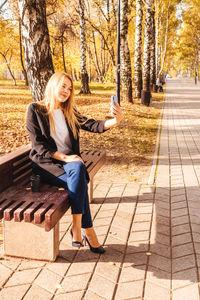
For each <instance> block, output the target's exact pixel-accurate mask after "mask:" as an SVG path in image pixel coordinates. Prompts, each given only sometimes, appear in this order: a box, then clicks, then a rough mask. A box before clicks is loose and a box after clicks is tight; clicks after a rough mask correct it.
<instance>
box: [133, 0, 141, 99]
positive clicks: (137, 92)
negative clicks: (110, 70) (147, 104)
mask: <svg viewBox="0 0 200 300" xmlns="http://www.w3.org/2000/svg"><path fill="white" fill-rule="evenodd" d="M142 20H143V9H142V0H136V26H135V56H134V73H135V75H134V83H135V84H134V87H135V97H136V98H141V90H142Z"/></svg>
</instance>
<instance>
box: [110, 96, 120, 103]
mask: <svg viewBox="0 0 200 300" xmlns="http://www.w3.org/2000/svg"><path fill="white" fill-rule="evenodd" d="M114 102H116V103H118V98H117V96H114V95H113V96H111V104H114Z"/></svg>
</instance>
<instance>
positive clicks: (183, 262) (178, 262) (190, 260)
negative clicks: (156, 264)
mask: <svg viewBox="0 0 200 300" xmlns="http://www.w3.org/2000/svg"><path fill="white" fill-rule="evenodd" d="M192 267H195V257H194V255H193V254H191V255H187V256H183V257H179V258H174V259H173V260H172V272H173V273H175V272H178V271H181V270H186V269H188V268H192Z"/></svg>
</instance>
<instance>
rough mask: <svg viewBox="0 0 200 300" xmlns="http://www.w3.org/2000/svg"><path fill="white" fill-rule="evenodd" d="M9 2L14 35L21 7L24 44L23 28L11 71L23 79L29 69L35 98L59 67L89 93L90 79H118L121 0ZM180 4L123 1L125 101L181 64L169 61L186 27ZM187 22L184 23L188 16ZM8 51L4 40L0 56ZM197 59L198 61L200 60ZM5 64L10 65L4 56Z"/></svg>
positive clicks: (176, 0) (174, 1)
mask: <svg viewBox="0 0 200 300" xmlns="http://www.w3.org/2000/svg"><path fill="white" fill-rule="evenodd" d="M6 2H7V4H8V5H9V9H10V10H11V11H12V12H13V15H14V19H12V20H11V19H10V20H7V22H8V23H9V26H10V28H13V29H12V30H13V31H14V32H15V34H16V29H15V28H18V25H17V27H16V26H15V25H16V24H18V15H17V13H16V10H17V9H16V3H19V9H20V17H21V22H20V23H19V25H20V27H19V29H20V30H21V35H22V37H23V45H24V47H20V30H19V32H18V33H17V34H18V43H17V45H16V47H18V49H16V48H15V51H13V53H12V55H11V59H10V56H9V55H10V54H11V50H12V48H9V50H8V52H7V58H8V57H9V60H8V61H10V71H11V72H12V73H13V70H14V69H15V66H18V69H21V70H22V71H23V73H24V75H25V74H26V73H25V72H26V71H27V76H28V81H29V83H30V85H31V89H32V91H34V90H35V87H36V86H38V85H40V86H41V90H40V91H38V93H39V94H38V95H36V94H35V93H36V92H33V93H34V94H33V97H34V99H40V98H41V97H42V96H41V95H42V90H43V88H44V86H45V83H46V80H47V78H48V77H49V76H50V75H51V74H52V72H54V69H55V70H64V71H66V72H68V73H69V74H71V76H72V77H73V79H75V80H81V93H89V92H90V89H89V81H90V80H96V81H99V82H102V83H103V82H106V81H111V82H115V81H116V67H117V66H116V50H117V49H116V48H117V47H116V44H117V34H116V33H117V11H118V0H84V1H81V0H70V5H67V2H66V1H63V0H53V1H52V0H41V1H39V0H18V2H16V1H15V0H7V1H6ZM180 2H181V0H135V1H133V0H121V11H120V12H121V24H120V25H121V35H120V36H121V68H120V70H121V88H122V96H123V98H124V99H126V101H130V102H132V101H133V96H134V97H135V98H140V97H141V91H142V90H144V91H147V92H150V91H151V89H152V87H153V85H155V81H156V77H157V76H158V75H159V74H160V73H161V72H163V71H164V70H166V69H168V70H170V68H172V67H174V65H176V64H174V65H173V64H172V59H169V57H171V56H173V55H174V49H175V45H177V41H176V39H177V32H178V31H177V29H178V28H179V25H180V23H181V19H180V18H178V17H177V11H178V10H177V9H178V6H177V5H178V4H179V3H180ZM3 3H4V2H3ZM189 3H190V4H189ZM186 6H188V7H187V9H186V10H190V6H191V7H196V11H198V8H199V2H198V1H197V0H191V1H188V0H185V1H184V7H186ZM3 7H4V8H5V7H6V5H4V6H3ZM184 18H185V19H184V21H185V20H186V17H185V13H184ZM1 21H2V23H4V22H5V20H4V16H2V15H1V14H0V24H1ZM185 22H186V21H185ZM197 23H198V22H197ZM34 24H35V25H34ZM0 26H1V25H0ZM188 26H189V25H188ZM194 26H196V24H194ZM180 32H182V30H180ZM6 34H7V36H6V39H7V40H9V39H11V36H12V33H11V31H9V30H7V31H6ZM30 37H31V38H30ZM4 40H5V37H4V36H3V35H2V34H1V33H0V41H4ZM188 40H189V39H188ZM180 42H181V41H180ZM23 48H24V49H23ZM39 49H41V51H40V50H39ZM44 49H45V51H44ZM5 51H6V43H4V42H2V43H0V52H2V53H5ZM9 53H10V54H9ZM17 54H18V58H17V59H16V57H17ZM19 54H20V55H19ZM20 56H21V60H20ZM196 56H198V55H196ZM196 60H197V63H198V59H196ZM0 61H1V62H2V61H3V62H4V65H5V64H6V61H5V58H3V55H2V54H0ZM14 61H15V63H14ZM20 61H21V62H20ZM197 63H196V65H197ZM177 64H178V60H177ZM198 64H199V63H198ZM36 65H37V70H36V68H35V66H36ZM34 68H35V69H34ZM31 69H32V70H31ZM197 69H198V66H197ZM37 72H38V75H37V74H36V73H37ZM13 74H14V73H13ZM132 83H134V95H133V93H132V89H133V87H132ZM37 90H38V89H37Z"/></svg>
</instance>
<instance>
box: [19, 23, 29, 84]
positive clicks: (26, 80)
mask: <svg viewBox="0 0 200 300" xmlns="http://www.w3.org/2000/svg"><path fill="white" fill-rule="evenodd" d="M19 48H20V60H21V65H22V73H23V76H24V80H25V85H26V86H28V77H27V72H26V69H25V67H24V61H23V54H22V52H23V47H22V25H21V19H20V18H19Z"/></svg>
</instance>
